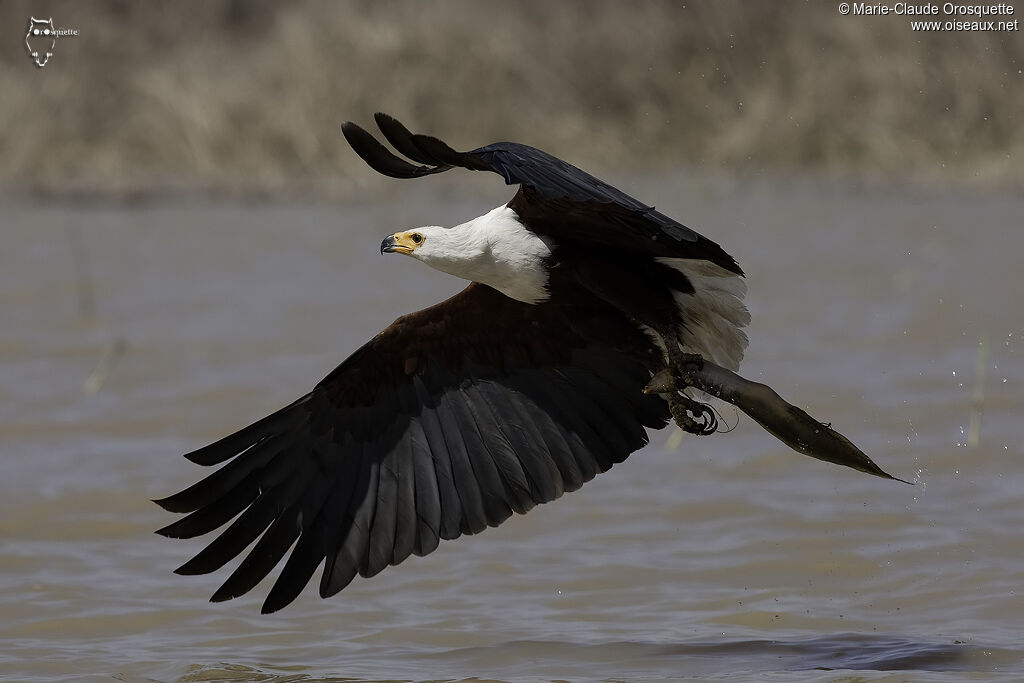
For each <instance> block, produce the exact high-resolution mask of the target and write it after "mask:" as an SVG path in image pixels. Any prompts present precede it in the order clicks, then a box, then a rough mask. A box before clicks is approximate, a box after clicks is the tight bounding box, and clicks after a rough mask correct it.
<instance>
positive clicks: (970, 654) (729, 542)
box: [0, 176, 1024, 681]
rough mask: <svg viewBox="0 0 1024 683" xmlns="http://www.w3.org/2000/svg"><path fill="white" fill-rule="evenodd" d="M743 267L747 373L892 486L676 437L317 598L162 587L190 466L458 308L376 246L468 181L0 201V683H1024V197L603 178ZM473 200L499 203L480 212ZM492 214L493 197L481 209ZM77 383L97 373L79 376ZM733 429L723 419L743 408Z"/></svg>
mask: <svg viewBox="0 0 1024 683" xmlns="http://www.w3.org/2000/svg"><path fill="white" fill-rule="evenodd" d="M615 180H617V181H618V182H619V184H621V185H623V186H625V187H627V188H628V189H630V190H631V191H633V192H634V193H635V194H638V195H640V196H641V197H642V198H644V199H645V200H648V201H651V202H653V203H656V204H658V206H659V208H661V209H662V210H664V211H665V212H667V213H669V214H670V215H674V216H677V217H679V218H680V219H681V220H682V221H683V222H685V223H687V224H689V225H691V226H692V227H694V228H696V229H698V230H699V231H701V232H703V233H704V234H706V235H708V236H710V237H712V238H714V239H716V240H717V241H719V242H720V243H722V244H723V245H724V246H725V247H726V248H727V249H728V250H729V251H730V252H731V253H733V255H734V256H736V258H737V259H738V260H739V261H740V263H741V264H742V265H743V266H744V268H745V269H746V270H747V272H748V276H749V283H750V294H749V297H748V303H749V306H750V308H751V311H752V313H753V323H752V325H751V328H750V337H751V346H750V350H749V353H748V356H747V359H746V361H745V363H744V366H743V373H744V374H745V375H746V376H748V377H750V378H753V379H758V380H761V381H766V382H768V383H770V384H771V385H773V386H774V387H775V388H776V389H777V390H778V391H779V392H780V393H782V394H783V395H784V396H786V397H787V398H788V399H789V400H790V401H792V402H794V403H796V404H797V405H801V406H803V407H805V408H808V409H809V410H810V411H811V412H812V414H814V415H815V416H817V417H819V418H821V419H823V420H826V421H831V422H833V423H834V425H835V426H836V427H837V428H838V429H839V430H840V431H842V432H843V433H845V434H846V435H847V436H849V437H850V438H851V439H852V440H853V441H854V442H855V443H857V444H858V445H860V446H861V447H862V448H863V449H864V450H865V451H866V452H867V453H869V454H870V455H871V456H872V457H873V458H874V459H875V460H876V461H877V462H878V463H879V464H880V465H881V466H883V467H884V468H885V469H887V470H889V471H891V472H893V473H894V474H896V475H897V476H901V477H904V478H908V479H911V480H914V481H917V482H918V484H917V485H916V486H906V485H902V484H897V483H893V482H887V481H883V480H880V479H876V478H873V477H868V476H866V475H862V474H860V473H857V472H854V471H852V470H847V469H844V468H838V467H835V466H832V465H828V464H825V463H821V462H818V461H815V460H811V459H809V458H806V457H803V456H800V455H798V454H796V453H793V452H791V451H789V450H788V449H787V448H786V447H785V446H783V445H781V444H780V443H778V442H776V441H775V440H774V439H773V438H771V437H770V436H769V435H767V434H766V433H765V432H764V431H762V430H761V429H760V428H759V427H758V426H757V425H756V424H754V423H753V422H752V421H751V420H749V419H745V418H744V419H740V420H739V424H738V425H737V426H736V428H735V429H734V430H733V431H732V432H730V433H728V434H718V435H715V436H712V437H708V438H697V437H691V436H687V437H685V438H683V439H682V440H681V441H679V440H678V439H677V438H676V437H675V436H674V435H673V433H672V430H669V429H666V430H663V431H662V432H658V433H653V434H652V435H651V444H650V446H648V447H647V448H646V449H644V450H643V451H641V452H639V453H637V454H635V455H634V456H633V457H631V458H630V459H629V460H628V461H627V462H626V463H624V464H622V465H619V466H616V467H615V468H614V470H613V471H611V472H609V473H608V474H606V475H604V476H601V477H599V478H598V479H597V480H596V481H594V482H592V483H590V484H588V485H587V486H586V487H584V489H583V490H581V491H579V492H577V493H574V494H571V495H568V496H566V497H564V498H563V499H561V500H559V501H557V502H556V503H554V504H551V505H545V506H541V507H539V508H537V509H535V510H534V511H532V512H531V513H530V514H529V515H527V516H524V517H516V518H514V519H512V520H510V521H509V522H507V523H506V524H505V525H503V526H502V527H501V528H499V529H493V530H488V531H487V532H485V533H484V534H483V535H481V536H478V537H474V538H470V539H462V540H459V541H456V542H449V543H444V544H442V546H441V548H440V549H439V550H438V551H437V552H435V553H434V554H432V555H430V556H428V557H426V558H412V559H410V560H409V561H407V562H406V563H404V564H403V565H401V566H400V567H397V568H391V569H389V570H387V571H386V572H384V573H383V574H381V575H380V576H378V577H376V578H374V579H372V580H362V579H357V580H356V581H355V582H354V583H353V584H352V585H351V586H350V587H348V588H347V589H346V590H345V591H344V592H343V593H342V594H340V595H339V596H337V597H336V598H334V599H331V600H328V601H321V600H320V599H318V598H317V597H316V596H315V590H307V591H306V592H305V593H304V594H303V596H302V597H301V598H300V599H299V600H298V601H297V602H296V603H295V604H293V605H292V606H291V607H289V608H287V609H285V610H284V611H283V612H280V613H277V614H274V615H270V616H260V615H259V605H260V603H261V601H262V599H263V597H264V595H265V591H266V590H267V588H266V587H265V586H261V587H260V588H258V589H257V590H255V591H254V592H253V593H252V594H250V595H247V596H245V597H243V598H240V599H238V600H235V601H233V602H229V603H223V604H216V605H214V604H210V603H208V602H207V601H206V600H207V598H208V597H209V595H210V594H212V592H213V591H214V590H215V589H216V587H217V586H218V585H219V583H220V581H221V580H223V579H224V578H225V577H226V576H227V572H228V571H230V568H228V570H226V571H225V572H222V573H219V574H217V575H215V576H212V577H180V576H176V575H174V574H172V573H171V570H172V569H173V568H174V567H176V566H178V565H179V564H181V563H182V562H183V561H184V560H186V559H187V558H188V557H190V556H191V554H193V553H194V552H196V551H197V550H198V549H199V548H200V547H201V546H202V545H203V543H205V542H206V540H207V539H200V540H198V541H173V540H168V539H163V538H160V537H157V536H155V535H154V534H153V533H152V532H153V530H154V529H156V528H158V527H160V526H163V525H165V524H166V523H168V522H169V521H171V520H172V519H173V518H174V517H173V516H171V515H169V514H168V513H165V512H163V511H161V510H160V509H159V508H157V507H156V506H155V505H153V504H152V503H150V502H149V499H150V498H155V497H160V496H164V495H167V494H168V493H171V492H174V491H177V490H179V489H180V488H182V487H183V486H185V485H187V484H189V483H191V482H193V481H195V480H196V479H197V478H198V477H199V476H201V475H202V473H203V472H202V471H201V470H200V468H198V467H196V466H194V465H191V464H190V463H188V462H186V461H185V460H184V459H182V458H181V457H180V454H181V453H183V452H186V451H188V450H192V449H194V448H196V447H199V446H201V445H204V444H205V443H207V442H209V441H211V440H213V439H215V438H217V437H219V436H222V435H224V434H225V433H227V432H229V431H232V430H234V429H236V428H239V427H241V426H244V425H246V424H248V423H249V422H251V421H253V420H255V419H256V418H259V417H262V416H263V415H265V414H267V413H268V412H270V411H272V410H274V409H276V408H278V407H280V406H282V405H284V404H286V403H288V402H290V401H292V400H293V399H295V398H297V397H298V396H299V395H301V394H303V393H305V392H306V391H307V390H308V389H309V388H310V387H311V386H312V385H313V384H314V383H315V382H316V381H318V380H319V379H320V378H321V377H322V376H324V375H325V374H326V373H327V372H328V371H329V370H330V369H331V368H333V367H334V365H336V364H337V363H338V362H340V361H341V360H343V359H344V358H345V356H346V355H347V354H348V353H350V352H351V351H352V350H354V349H355V348H357V347H358V345H360V344H361V343H362V342H363V341H365V340H366V339H368V338H369V337H370V336H372V335H373V334H375V333H376V332H377V331H379V330H380V329H381V328H382V327H383V326H385V325H386V324H387V323H389V322H390V321H391V320H393V319H394V318H395V317H396V316H398V315H400V314H402V313H404V312H408V311H410V310H413V309H416V308H420V307H422V306H425V305H428V304H431V303H434V302H436V301H437V300H439V299H440V298H442V297H443V296H445V295H447V294H450V293H453V292H455V291H456V290H457V289H459V288H460V287H461V284H460V283H458V282H456V281H454V280H453V279H451V278H449V277H447V276H444V275H441V274H437V273H433V272H430V271H429V270H428V269H427V268H426V267H425V266H423V265H422V264H418V263H414V262H412V261H410V260H408V259H402V258H400V257H398V256H390V257H383V256H380V255H379V254H378V253H377V249H378V245H379V243H380V239H381V238H382V237H383V236H384V235H386V234H388V233H389V232H391V231H393V230H395V229H399V228H405V227H411V226H415V225H419V224H424V223H442V224H451V223H453V222H458V221H462V220H465V219H466V218H469V217H471V216H474V215H477V214H479V213H481V212H483V211H484V210H486V209H488V208H490V207H491V206H493V205H496V204H497V203H499V201H500V200H501V199H502V198H507V196H508V195H507V190H505V189H504V188H500V187H498V188H494V187H493V186H489V187H490V188H491V189H490V190H487V192H490V193H491V194H490V195H489V198H488V200H487V201H481V200H480V199H479V197H478V194H477V192H476V190H475V189H473V190H472V191H471V190H460V189H459V188H458V187H457V186H456V185H452V184H448V185H446V184H444V182H441V183H435V184H430V183H424V184H420V185H415V186H411V185H409V184H396V186H395V189H394V190H393V191H389V192H393V193H389V194H387V195H386V196H383V197H375V198H372V199H371V198H368V199H366V200H365V201H364V202H356V203H352V204H347V205H275V204H266V203H264V204H247V203H240V202H197V201H191V200H188V201H186V200H179V199H169V200H166V201H159V202H154V203H151V204H146V205H142V206H137V207H108V206H103V205H36V204H33V203H30V202H17V201H13V200H11V199H8V200H6V201H5V206H4V209H3V213H4V219H3V227H2V231H3V234H2V236H3V240H4V245H3V249H2V250H0V319H2V322H0V452H2V467H3V476H2V477H0V544H2V550H0V613H2V614H3V618H2V619H0V677H3V678H4V679H7V680H23V681H53V680H69V681H71V680H110V679H112V678H113V679H117V680H125V681H154V680H155V681H222V680H224V681H226V680H230V681H271V680H287V681H291V680H332V679H336V680H435V679H456V680H462V679H470V678H473V679H498V680H504V681H519V680H562V679H566V680H602V681H603V680H666V679H671V680H686V679H712V680H813V681H860V680H893V681H902V680H948V681H959V680H965V679H970V680H996V679H1004V680H1016V679H1018V678H1019V677H1021V676H1022V675H1024V647H1022V645H1021V642H1020V641H1021V638H1020V632H1021V626H1022V615H1024V600H1022V597H1021V596H1020V595H1018V593H1017V591H1018V587H1020V586H1021V585H1022V583H1024V539H1022V535H1024V532H1022V529H1024V506H1022V504H1021V500H1020V498H1021V493H1020V492H1021V491H1022V490H1024V474H1022V471H1024V470H1022V467H1021V456H1022V449H1021V445H1020V435H1021V427H1020V423H1021V407H1022V405H1024V402H1022V399H1024V393H1022V389H1021V384H1022V381H1024V358H1022V354H1024V351H1022V347H1021V336H1022V335H1024V312H1022V311H1024V307H1022V305H1021V301H1020V297H1019V294H1015V293H1014V292H1015V290H1017V289H1019V283H1020V281H1021V272H1020V255H1021V254H1022V253H1024V233H1022V231H1021V224H1022V222H1021V218H1022V217H1024V200H1021V199H1020V198H1016V197H1009V196H1001V195H978V194H967V193H959V192H939V191H928V190H912V189H902V188H884V187H876V188H871V187H868V188H863V187H861V188H858V187H852V188H851V187H846V186H843V185H840V184H827V183H819V182H812V181H806V180H804V181H792V180H790V181H780V180H771V181H768V180H753V181H743V182H739V181H732V182H722V183H710V182H701V181H700V180H698V179H696V178H693V177H689V176H680V177H676V178H672V179H671V181H669V180H652V179H643V178H631V179H615ZM485 194H486V192H485ZM492 198H493V200H492ZM90 378H91V379H90ZM724 415H725V421H726V422H727V423H729V424H733V423H735V422H736V420H737V418H736V415H735V412H734V411H731V410H728V409H726V410H725V411H724Z"/></svg>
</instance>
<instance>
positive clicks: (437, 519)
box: [157, 284, 668, 612]
mask: <svg viewBox="0 0 1024 683" xmlns="http://www.w3.org/2000/svg"><path fill="white" fill-rule="evenodd" d="M595 305H598V304H595ZM587 313H590V314H589V315H588V314H587ZM587 313H582V314H581V312H580V311H576V312H575V315H572V316H567V315H566V314H565V311H563V310H561V309H559V308H558V307H557V306H556V305H554V304H551V303H546V304H540V305H536V306H531V305H528V304H523V303H520V302H517V301H514V300H512V299H509V298H508V297H505V296H503V295H501V294H500V293H498V292H496V291H494V290H493V289H491V288H489V287H487V286H485V285H479V284H471V285H470V286H469V287H467V288H466V289H465V290H463V291H462V292H461V293H460V294H458V295H456V296H454V297H452V298H451V299H449V300H448V301H445V302H442V303H441V304H438V305H436V306H433V307H431V308H428V309H425V310H423V311H420V312H418V313H414V314H412V315H408V316H404V317H402V318H399V319H398V320H396V321H395V323H394V324H392V325H391V326H390V327H388V328H387V329H386V330H384V331H383V332H381V333H380V334H379V335H377V336H376V337H374V338H373V339H372V340H371V341H369V342H368V343H367V344H365V345H364V346H363V347H362V348H360V349H359V350H358V351H356V352H355V353H354V354H353V355H352V356H350V357H349V358H348V359H347V360H346V361H345V362H344V363H342V364H341V365H340V366H339V367H338V368H337V369H336V370H334V372H332V373H331V374H330V375H329V376H328V377H327V378H325V379H324V380H323V381H322V382H321V383H320V384H319V385H317V387H316V388H315V389H314V390H313V391H312V392H311V393H310V394H308V395H306V396H304V397H303V398H301V399H299V400H298V401H296V402H295V403H293V404H291V405H290V406H287V407H286V408H283V409H282V410H280V411H278V412H276V413H274V414H273V415H270V416H269V417H266V418H264V419H263V420H260V421H259V422H257V423H255V424H253V425H251V426H249V427H247V428H245V429H243V430H241V431H239V432H238V433H236V434H233V435H231V436H228V437H226V438H224V439H222V440H220V441H218V442H216V443H214V444H212V445H209V446H206V447H205V448H201V449H199V450H198V451H195V452H193V453H190V454H189V455H188V456H186V457H188V458H189V459H190V460H192V461H194V462H196V463H198V464H200V465H214V464H218V463H222V462H225V461H230V462H228V463H227V464H226V465H224V466H223V467H221V468H220V469H219V470H217V471H216V472H214V473H213V474H211V475H209V476H207V477H206V478H205V479H203V480H202V481H200V482H198V483H197V484H195V485H193V486H191V487H189V488H187V489H185V490H184V491H182V492H180V493H177V494H175V495H173V496H170V497H168V498H164V499H162V500H159V501H157V502H158V503H159V504H160V505H161V506H163V507H164V508H165V509H167V510H170V511H173V512H190V513H191V514H189V515H188V516H187V517H184V518H182V519H181V520H179V521H177V522H175V523H173V524H171V525H169V526H167V527H165V528H163V529H161V530H160V532H159V533H161V534H163V535H165V536H170V537H176V538H191V537H194V536H199V535H202V534H205V533H208V532H210V531H213V530H214V529H216V528H217V527H220V526H221V525H223V524H225V523H227V522H228V521H230V520H231V519H232V518H235V517H236V515H237V518H236V519H235V520H234V522H232V523H231V525H230V526H229V527H228V528H227V529H226V530H225V531H224V532H223V533H221V535H220V536H219V537H217V538H216V539H215V540H213V541H212V542H211V543H210V545H208V546H207V547H206V548H205V549H204V550H202V551H201V552H200V553H199V554H198V555H196V556H195V557H194V558H193V559H192V560H190V561H189V562H187V563H186V564H185V565H183V566H182V567H180V568H179V569H178V572H179V573H182V574H202V573H207V572H211V571H214V570H216V569H218V568H220V567H222V566H223V565H224V564H225V563H227V562H228V561H230V560H231V559H232V558H234V557H236V556H238V555H239V554H241V553H242V552H243V551H244V550H245V548H246V547H247V546H248V545H249V544H250V543H251V542H252V541H254V540H255V539H256V538H257V537H260V536H261V534H262V537H261V538H260V540H259V541H258V542H257V543H256V545H255V547H254V548H253V549H252V551H251V552H250V553H249V554H248V555H247V556H246V557H245V559H244V560H243V561H242V563H241V564H240V565H239V566H238V568H237V569H235V571H234V573H232V574H231V576H230V577H229V578H228V579H227V580H226V581H225V583H224V584H223V586H221V588H220V589H219V590H218V591H217V592H216V593H215V594H214V596H213V600H226V599H229V598H232V597H236V596H238V595H241V594H243V593H245V592H247V591H249V590H250V589H252V588H253V587H254V586H255V585H256V584H257V583H259V581H261V580H262V579H263V578H264V577H265V576H266V575H267V574H268V573H269V572H270V571H271V570H272V569H273V568H274V567H275V565H277V564H278V562H279V561H280V560H281V558H282V557H284V555H285V554H286V553H287V552H288V549H289V548H290V547H292V544H293V543H295V547H294V550H292V553H291V555H290V557H289V558H288V561H287V563H286V564H285V566H284V569H283V570H282V571H281V573H280V575H279V576H278V578H277V580H276V582H275V583H274V586H273V588H272V589H271V591H270V594H269V595H268V597H267V599H266V602H265V603H264V605H263V611H264V612H271V611H274V610H277V609H280V608H282V607H284V606H285V605H287V604H288V603H290V602H291V601H292V600H294V599H295V597H296V596H297V595H298V593H299V592H300V591H301V590H302V588H303V587H304V586H305V585H306V583H308V582H309V579H310V577H311V576H312V575H313V572H314V571H315V570H316V568H317V566H318V565H319V564H320V563H321V562H322V561H324V560H325V559H326V565H325V567H324V570H323V575H322V580H321V582H320V595H321V596H323V597H327V596H330V595H333V594H335V593H337V592H338V591H340V590H341V589H342V588H344V587H345V586H346V585H347V584H348V583H349V582H350V581H351V580H352V579H353V578H354V576H355V575H356V573H359V574H361V575H362V576H373V575H374V574H376V573H378V572H379V571H381V570H382V569H384V568H385V567H386V566H387V565H389V564H398V563H399V562H401V561H403V560H404V559H405V558H407V557H408V556H409V555H410V554H411V553H415V554H417V555H425V554H427V553H429V552H431V551H433V550H434V549H435V548H436V547H437V545H438V542H439V541H440V539H449V538H456V537H458V536H459V535H461V534H473V533H477V532H479V531H482V530H483V529H484V528H486V527H487V526H496V525H498V524H500V523H501V522H503V521H504V520H505V519H507V518H508V517H509V516H510V515H511V514H512V512H518V513H525V512H526V511H528V510H529V509H530V508H532V507H533V506H534V505H535V504H537V503H544V502H547V501H550V500H553V499H555V498H557V497H559V496H560V495H561V494H562V493H563V491H572V490H575V489H576V488H578V487H579V486H581V485H582V484H583V483H584V482H586V481H588V480H590V479H591V478H592V477H594V475H595V474H597V473H599V472H603V471H605V470H607V469H608V468H610V467H611V466H612V465H613V464H614V463H616V462H620V461H622V460H623V459H625V458H626V456H628V455H629V454H630V453H631V452H632V451H635V450H636V449H638V448H640V447H641V446H643V445H644V444H646V443H647V434H646V431H645V429H644V427H661V426H664V424H665V423H666V422H667V420H668V412H667V408H666V404H665V402H664V401H662V400H661V399H659V398H657V397H654V396H645V395H644V394H642V393H641V388H642V387H643V385H644V383H645V382H647V381H648V379H649V378H650V374H651V373H650V369H651V368H652V367H655V366H656V365H657V364H658V362H660V352H658V351H657V349H655V348H653V347H652V345H651V343H650V341H649V340H648V338H647V337H646V335H644V334H643V333H641V332H640V331H638V330H637V329H636V328H635V327H634V326H633V325H630V324H628V323H626V322H625V321H624V320H621V319H619V318H617V317H616V316H615V314H614V313H612V312H611V311H600V310H594V311H589V312H587ZM239 513H241V514H239ZM296 540H297V541H298V542H297V543H296Z"/></svg>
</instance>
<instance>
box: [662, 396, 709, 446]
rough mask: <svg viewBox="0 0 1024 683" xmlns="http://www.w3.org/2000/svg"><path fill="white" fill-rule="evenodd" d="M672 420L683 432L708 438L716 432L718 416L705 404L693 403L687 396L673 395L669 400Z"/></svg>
mask: <svg viewBox="0 0 1024 683" xmlns="http://www.w3.org/2000/svg"><path fill="white" fill-rule="evenodd" d="M669 410H670V411H671V413H672V419H674V420H675V422H676V424H677V425H679V428H680V429H682V430H683V431H684V432H689V433H690V434H696V435H698V436H708V435H709V434H714V433H715V432H716V431H718V416H717V415H716V414H715V411H714V409H712V408H711V406H709V405H708V404H707V403H700V402H698V401H694V400H693V399H692V398H690V397H688V396H683V395H682V394H674V395H673V396H672V397H671V398H670V399H669Z"/></svg>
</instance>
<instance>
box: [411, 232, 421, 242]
mask: <svg viewBox="0 0 1024 683" xmlns="http://www.w3.org/2000/svg"><path fill="white" fill-rule="evenodd" d="M409 239H411V240H412V243H413V244H419V243H420V242H422V241H423V235H421V234H419V233H418V232H414V233H413V234H411V235H409Z"/></svg>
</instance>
